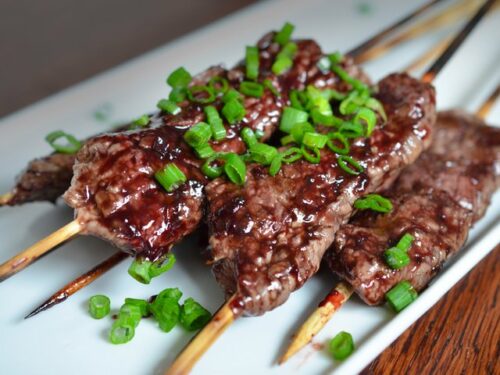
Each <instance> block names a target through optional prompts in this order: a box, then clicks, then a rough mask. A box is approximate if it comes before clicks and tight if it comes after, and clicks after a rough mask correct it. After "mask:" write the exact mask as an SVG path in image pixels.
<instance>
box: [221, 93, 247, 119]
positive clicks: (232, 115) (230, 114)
mask: <svg viewBox="0 0 500 375" xmlns="http://www.w3.org/2000/svg"><path fill="white" fill-rule="evenodd" d="M222 114H223V115H224V117H225V118H226V119H227V121H228V122H229V123H230V124H234V123H236V122H238V121H241V120H243V118H244V117H245V114H246V111H245V107H244V106H243V104H241V103H240V101H239V100H238V99H235V98H234V99H231V100H229V101H228V102H227V103H226V104H225V105H224V107H223V108H222Z"/></svg>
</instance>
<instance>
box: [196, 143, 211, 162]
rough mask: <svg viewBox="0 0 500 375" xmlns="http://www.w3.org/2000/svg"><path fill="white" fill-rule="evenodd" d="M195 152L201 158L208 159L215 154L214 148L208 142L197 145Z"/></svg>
mask: <svg viewBox="0 0 500 375" xmlns="http://www.w3.org/2000/svg"><path fill="white" fill-rule="evenodd" d="M194 152H195V154H196V156H198V158H200V159H208V158H210V157H212V156H214V155H215V151H214V149H213V148H212V147H211V146H210V145H209V144H208V143H205V144H203V145H201V146H198V147H195V148H194Z"/></svg>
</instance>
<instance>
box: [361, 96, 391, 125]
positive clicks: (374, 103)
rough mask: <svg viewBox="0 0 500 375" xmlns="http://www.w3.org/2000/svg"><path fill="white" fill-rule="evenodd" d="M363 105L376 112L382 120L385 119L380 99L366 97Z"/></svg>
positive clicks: (385, 115)
mask: <svg viewBox="0 0 500 375" xmlns="http://www.w3.org/2000/svg"><path fill="white" fill-rule="evenodd" d="M364 105H365V107H366V108H370V109H371V110H373V111H375V112H377V113H378V114H379V115H380V117H382V119H383V120H384V121H387V114H386V113H385V110H384V106H383V105H382V103H380V101H378V100H377V99H375V98H368V100H367V101H366V102H365V104H364Z"/></svg>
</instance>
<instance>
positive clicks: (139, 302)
mask: <svg viewBox="0 0 500 375" xmlns="http://www.w3.org/2000/svg"><path fill="white" fill-rule="evenodd" d="M125 304H126V305H131V306H136V307H137V308H138V309H139V311H140V312H141V315H142V316H143V317H146V316H148V314H149V303H148V301H146V300H144V299H138V298H125Z"/></svg>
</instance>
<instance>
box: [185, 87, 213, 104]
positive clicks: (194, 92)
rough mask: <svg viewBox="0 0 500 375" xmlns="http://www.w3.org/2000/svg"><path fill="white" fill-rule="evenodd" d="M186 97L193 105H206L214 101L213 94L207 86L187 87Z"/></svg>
mask: <svg viewBox="0 0 500 375" xmlns="http://www.w3.org/2000/svg"><path fill="white" fill-rule="evenodd" d="M187 96H188V99H189V100H190V101H192V102H193V103H200V104H207V103H212V102H213V101H214V100H215V92H214V90H213V89H212V88H211V87H209V86H191V87H188V89H187Z"/></svg>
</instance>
